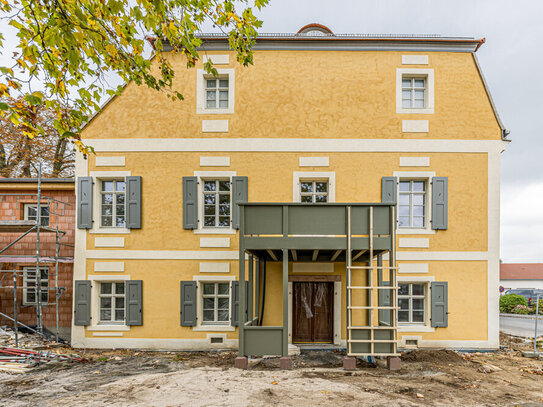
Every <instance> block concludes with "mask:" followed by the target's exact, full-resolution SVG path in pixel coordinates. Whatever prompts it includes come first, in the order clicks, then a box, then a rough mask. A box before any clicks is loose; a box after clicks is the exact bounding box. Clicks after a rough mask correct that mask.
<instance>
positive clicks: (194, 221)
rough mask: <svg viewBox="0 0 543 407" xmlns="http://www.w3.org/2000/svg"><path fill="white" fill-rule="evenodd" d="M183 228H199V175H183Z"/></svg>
mask: <svg viewBox="0 0 543 407" xmlns="http://www.w3.org/2000/svg"><path fill="white" fill-rule="evenodd" d="M183 229H198V178H197V177H183Z"/></svg>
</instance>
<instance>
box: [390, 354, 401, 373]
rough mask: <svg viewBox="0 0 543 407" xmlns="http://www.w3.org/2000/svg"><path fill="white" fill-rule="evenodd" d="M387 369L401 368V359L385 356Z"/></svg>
mask: <svg viewBox="0 0 543 407" xmlns="http://www.w3.org/2000/svg"><path fill="white" fill-rule="evenodd" d="M387 368H388V370H400V369H401V368H402V361H401V359H400V358H399V357H396V356H389V357H387Z"/></svg>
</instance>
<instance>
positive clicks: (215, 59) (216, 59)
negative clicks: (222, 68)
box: [203, 54, 230, 65]
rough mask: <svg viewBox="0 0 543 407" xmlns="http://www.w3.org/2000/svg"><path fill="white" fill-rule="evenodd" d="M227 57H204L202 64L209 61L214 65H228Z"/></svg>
mask: <svg viewBox="0 0 543 407" xmlns="http://www.w3.org/2000/svg"><path fill="white" fill-rule="evenodd" d="M229 59H230V58H229V55H228V54H224V55H204V61H203V62H204V64H205V63H206V62H208V61H211V63H213V64H214V65H228V62H229Z"/></svg>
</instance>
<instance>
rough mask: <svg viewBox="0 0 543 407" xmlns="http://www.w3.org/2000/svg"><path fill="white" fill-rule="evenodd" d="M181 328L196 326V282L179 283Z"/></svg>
mask: <svg viewBox="0 0 543 407" xmlns="http://www.w3.org/2000/svg"><path fill="white" fill-rule="evenodd" d="M181 326H196V281H181Z"/></svg>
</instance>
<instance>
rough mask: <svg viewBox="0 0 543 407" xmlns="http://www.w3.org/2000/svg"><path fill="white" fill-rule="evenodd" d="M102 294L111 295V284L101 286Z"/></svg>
mask: <svg viewBox="0 0 543 407" xmlns="http://www.w3.org/2000/svg"><path fill="white" fill-rule="evenodd" d="M100 293H101V294H111V283H101V284H100Z"/></svg>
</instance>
